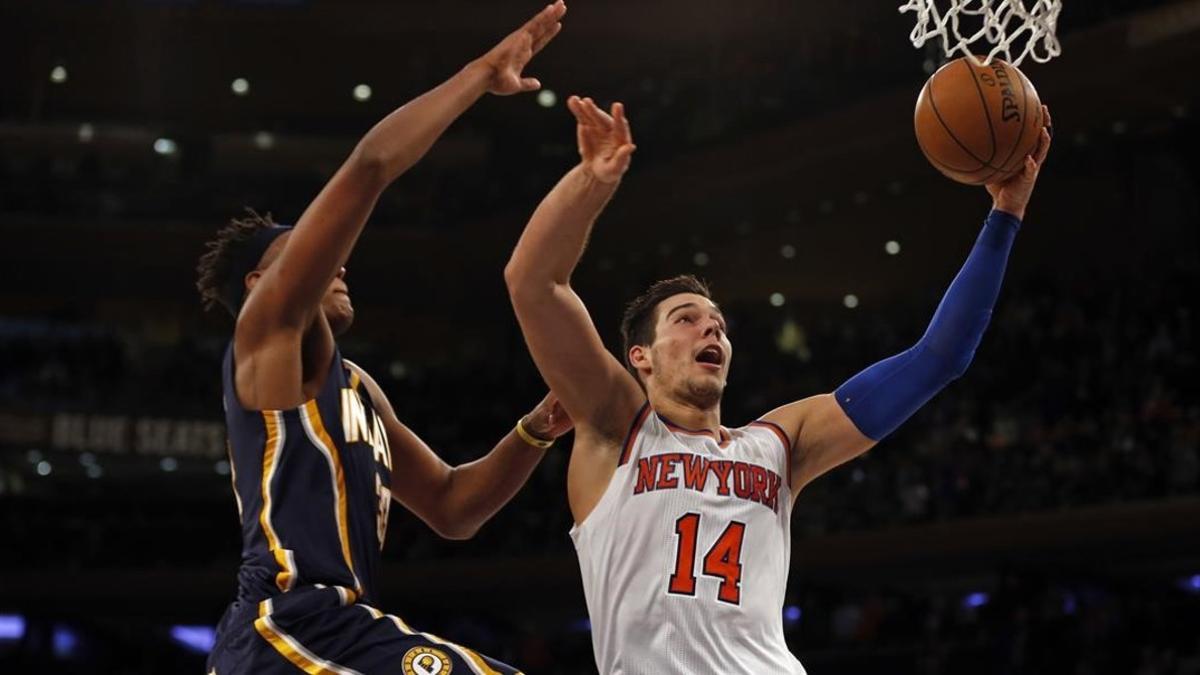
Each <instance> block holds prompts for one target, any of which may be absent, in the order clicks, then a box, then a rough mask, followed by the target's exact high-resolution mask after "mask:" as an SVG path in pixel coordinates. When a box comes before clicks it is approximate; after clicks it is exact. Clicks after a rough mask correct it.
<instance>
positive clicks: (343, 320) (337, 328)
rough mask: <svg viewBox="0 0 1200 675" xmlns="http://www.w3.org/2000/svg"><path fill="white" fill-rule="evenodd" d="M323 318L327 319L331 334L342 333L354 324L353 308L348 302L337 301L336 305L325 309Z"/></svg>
mask: <svg viewBox="0 0 1200 675" xmlns="http://www.w3.org/2000/svg"><path fill="white" fill-rule="evenodd" d="M325 318H326V319H328V321H329V328H330V329H331V330H332V331H333V334H334V335H335V336H337V335H342V334H343V333H345V332H346V331H348V330H350V326H352V325H353V324H354V308H353V307H351V306H350V303H349V302H346V303H339V304H338V305H337V306H336V307H333V308H330V309H327V310H325Z"/></svg>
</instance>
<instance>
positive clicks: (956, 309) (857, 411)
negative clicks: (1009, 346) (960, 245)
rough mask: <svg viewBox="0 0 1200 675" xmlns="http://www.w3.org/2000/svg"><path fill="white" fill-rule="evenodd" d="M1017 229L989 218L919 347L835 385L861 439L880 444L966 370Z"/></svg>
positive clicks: (999, 216)
mask: <svg viewBox="0 0 1200 675" xmlns="http://www.w3.org/2000/svg"><path fill="white" fill-rule="evenodd" d="M1019 227H1020V221H1019V220H1017V219H1016V217H1015V216H1013V215H1011V214H1008V213H1003V212H999V211H993V212H992V213H991V214H989V215H988V219H987V222H986V223H985V225H984V227H983V231H982V232H980V234H979V238H978V239H977V240H976V242H975V246H974V248H972V249H971V253H970V255H969V256H967V261H966V262H965V263H964V264H963V267H962V269H961V270H960V271H959V273H958V275H957V276H956V277H955V278H954V281H953V282H952V283H951V284H950V287H949V289H947V290H946V294H945V295H944V296H943V298H942V302H941V303H940V304H939V305H938V309H937V311H936V312H935V313H934V316H933V320H932V321H931V322H930V324H929V328H928V329H927V330H926V331H925V334H924V335H923V336H922V337H921V339H920V340H919V341H918V342H917V344H915V345H914V346H913V347H912V348H910V349H908V350H906V351H904V352H902V353H900V354H897V355H896V356H893V357H891V358H888V359H885V360H883V361H880V362H879V363H876V364H875V365H873V366H871V367H869V368H867V369H866V370H864V371H862V372H861V373H859V374H857V375H855V376H854V377H853V378H851V379H850V380H848V381H847V382H846V383H845V384H843V385H842V386H841V387H838V389H837V391H836V392H835V395H836V398H837V402H838V404H839V405H841V407H842V409H843V410H844V411H845V412H846V414H847V416H849V417H850V419H851V420H852V421H853V422H854V424H855V426H857V427H858V429H859V430H860V431H862V433H863V434H864V435H866V436H868V437H869V438H872V439H874V440H879V439H881V438H883V437H884V436H886V435H887V434H889V433H891V432H892V431H894V430H895V429H896V428H897V427H899V426H900V424H902V423H903V422H904V421H905V420H906V419H908V418H909V417H910V416H912V414H913V413H915V412H916V411H917V410H918V409H919V408H920V407H921V406H923V405H924V404H925V403H926V402H928V401H929V399H931V398H933V396H934V395H935V394H937V392H939V391H941V389H942V388H944V387H945V386H946V385H947V384H949V383H950V382H951V381H953V380H954V379H956V378H958V377H960V376H961V375H962V374H963V373H964V372H965V371H966V369H967V366H969V365H970V363H971V360H972V358H973V357H974V355H975V350H976V348H977V347H978V346H979V342H980V341H981V340H982V339H983V333H984V330H985V329H986V328H987V325H988V322H989V320H990V319H991V316H992V308H993V306H994V305H995V303H996V298H997V297H998V296H999V293H1000V284H1001V282H1002V281H1003V279H1004V270H1005V267H1006V266H1007V263H1008V255H1009V252H1010V251H1011V250H1012V244H1013V241H1014V239H1015V238H1016V233H1017V230H1018V228H1019Z"/></svg>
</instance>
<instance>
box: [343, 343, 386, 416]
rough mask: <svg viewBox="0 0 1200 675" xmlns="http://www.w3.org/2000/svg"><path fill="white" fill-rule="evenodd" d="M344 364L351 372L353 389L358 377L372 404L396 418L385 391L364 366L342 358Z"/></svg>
mask: <svg viewBox="0 0 1200 675" xmlns="http://www.w3.org/2000/svg"><path fill="white" fill-rule="evenodd" d="M342 363H343V364H344V365H345V366H346V369H347V370H349V371H350V375H351V387H353V385H354V381H353V380H354V378H355V377H357V378H358V379H359V380H360V381H361V382H362V386H363V387H364V388H365V389H366V390H367V395H368V396H370V397H371V403H372V404H374V405H375V407H376V409H378V410H379V411H381V412H383V413H385V414H386V415H388V416H391V417H394V416H395V414H396V413H395V411H393V410H392V403H391V401H389V400H388V397H387V394H385V393H383V389H382V388H380V386H379V383H378V382H376V381H375V378H373V377H371V374H370V373H368V372H367V371H366V369H364V368H363V367H362V366H360V365H358V364H357V363H355V362H353V361H351V360H350V359H348V358H346V357H342Z"/></svg>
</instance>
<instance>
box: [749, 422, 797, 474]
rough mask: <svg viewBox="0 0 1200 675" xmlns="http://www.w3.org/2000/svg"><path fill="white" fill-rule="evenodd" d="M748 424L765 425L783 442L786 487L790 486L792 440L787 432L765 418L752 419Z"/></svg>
mask: <svg viewBox="0 0 1200 675" xmlns="http://www.w3.org/2000/svg"><path fill="white" fill-rule="evenodd" d="M750 426H752V427H753V426H759V427H765V428H767V429H770V430H771V431H774V432H775V436H776V437H777V438H778V439H779V442H780V443H782V444H783V461H784V463H785V464H786V465H787V482H788V487H789V488H790V487H792V440H791V439H790V438H788V435H787V432H786V431H784V430H783V427H781V426H779V425H778V424H775V423H774V422H768V421H767V420H754V421H753V422H751V423H750Z"/></svg>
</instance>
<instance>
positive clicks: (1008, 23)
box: [900, 0, 1062, 65]
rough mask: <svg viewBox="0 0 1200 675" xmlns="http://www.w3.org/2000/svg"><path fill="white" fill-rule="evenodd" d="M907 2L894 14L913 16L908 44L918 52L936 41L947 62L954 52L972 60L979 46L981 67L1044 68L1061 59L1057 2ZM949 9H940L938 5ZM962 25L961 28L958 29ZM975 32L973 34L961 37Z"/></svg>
mask: <svg viewBox="0 0 1200 675" xmlns="http://www.w3.org/2000/svg"><path fill="white" fill-rule="evenodd" d="M1027 1H1028V0H1000V1H996V0H909V1H908V2H907V3H905V4H904V5H902V6H901V7H900V12H901V13H904V12H915V13H916V15H917V25H916V27H915V28H913V31H912V33H911V34H910V35H909V39H911V40H912V43H913V46H914V47H922V46H924V45H925V43H926V42H927V41H929V40H931V39H933V38H935V37H940V38H941V40H942V51H943V52H944V53H945V54H946V56H947V57H948V58H949V57H953V56H954V53H955V52H958V53H960V54H962V55H963V56H968V57H971V58H974V59H975V60H976V61H978V58H976V54H977V53H983V52H984V51H985V50H984V49H983V48H982V46H983V45H979V46H976V45H975V43H976V42H981V41H983V43H985V44H990V45H992V47H991V48H990V49H988V50H986V51H987V56H986V57H985V58H984V60H983V61H982V62H981V63H983V64H987V63H990V62H991V60H992V59H993V58H996V57H997V56H999V57H1001V58H1003V59H1004V60H1005V61H1007V62H1009V63H1011V64H1013V65H1020V63H1021V61H1023V60H1025V58H1026V57H1029V58H1032V59H1033V60H1034V61H1037V62H1038V63H1045V62H1047V61H1049V60H1050V59H1052V58H1054V57H1056V56H1058V55H1059V54H1061V53H1062V48H1061V46H1060V45H1059V43H1058V36H1057V35H1056V32H1057V29H1058V15H1059V12H1061V11H1062V0H1032V2H1031V3H1030V4H1031V6H1030V7H1028V8H1027V7H1026V4H1027ZM947 3H948V4H949V6H948V7H946V8H945V9H942V8H939V7H938V5H939V4H947ZM964 23H965V24H967V25H966V26H964V25H963V24H964ZM976 25H978V26H979V28H978V29H977V30H975V31H974V32H973V33H970V34H965V35H964V31H967V30H972V29H973V28H974V26H976Z"/></svg>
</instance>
